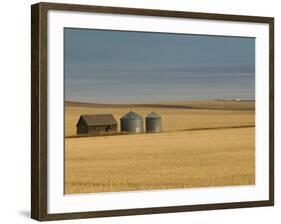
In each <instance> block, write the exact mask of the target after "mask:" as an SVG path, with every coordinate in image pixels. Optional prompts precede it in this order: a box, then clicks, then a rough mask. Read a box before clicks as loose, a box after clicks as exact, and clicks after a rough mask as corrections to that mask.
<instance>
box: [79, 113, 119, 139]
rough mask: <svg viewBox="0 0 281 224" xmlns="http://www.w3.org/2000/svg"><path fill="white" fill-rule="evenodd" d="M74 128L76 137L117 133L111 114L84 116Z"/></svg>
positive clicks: (115, 123)
mask: <svg viewBox="0 0 281 224" xmlns="http://www.w3.org/2000/svg"><path fill="white" fill-rule="evenodd" d="M76 128H77V129H76V133H77V135H81V134H88V135H104V134H107V133H115V132H117V122H116V120H115V118H114V117H113V115H112V114H84V115H81V116H80V118H79V120H78V122H77V125H76Z"/></svg>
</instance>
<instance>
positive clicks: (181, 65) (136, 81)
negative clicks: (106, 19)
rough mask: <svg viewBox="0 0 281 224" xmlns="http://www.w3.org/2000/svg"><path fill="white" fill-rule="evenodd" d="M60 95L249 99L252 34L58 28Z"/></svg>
mask: <svg viewBox="0 0 281 224" xmlns="http://www.w3.org/2000/svg"><path fill="white" fill-rule="evenodd" d="M64 83H65V85H64V86H65V88H64V90H65V100H66V101H79V102H91V103H156V102H172V101H175V102H180V101H189V100H206V99H218V98H219V99H234V98H238V99H243V100H254V99H255V39H254V38H250V37H226V36H203V35H189V34H169V33H148V32H132V31H128V32H127V31H109V30H93V29H73V28H64Z"/></svg>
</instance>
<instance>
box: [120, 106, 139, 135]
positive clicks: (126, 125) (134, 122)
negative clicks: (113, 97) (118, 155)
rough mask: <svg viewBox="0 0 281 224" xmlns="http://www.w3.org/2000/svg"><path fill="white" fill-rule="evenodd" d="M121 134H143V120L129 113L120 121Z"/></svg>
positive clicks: (135, 114)
mask: <svg viewBox="0 0 281 224" xmlns="http://www.w3.org/2000/svg"><path fill="white" fill-rule="evenodd" d="M120 123H121V132H129V133H140V132H143V119H142V117H141V116H140V115H138V114H137V113H135V112H133V111H130V112H129V113H127V114H125V115H124V116H123V117H121V119H120Z"/></svg>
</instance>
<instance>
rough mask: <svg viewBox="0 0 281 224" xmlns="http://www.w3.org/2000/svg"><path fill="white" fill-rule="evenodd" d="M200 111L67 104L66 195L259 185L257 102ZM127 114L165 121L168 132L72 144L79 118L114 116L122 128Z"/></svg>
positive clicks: (209, 105) (87, 139) (205, 106)
mask: <svg viewBox="0 0 281 224" xmlns="http://www.w3.org/2000/svg"><path fill="white" fill-rule="evenodd" d="M235 103H236V104H235ZM195 104H197V106H196V107H195V106H193V108H194V109H185V108H177V107H165V105H164V106H157V107H156V106H155V105H151V106H149V105H143V106H141V105H131V106H130V105H120V106H118V105H84V104H71V103H69V104H66V105H65V136H66V137H65V193H66V194H77V193H93V192H118V191H136V190H151V189H173V188H192V187H211V186H233V185H252V184H255V145H254V142H255V141H254V139H255V133H254V131H255V128H254V120H255V115H254V114H255V112H254V102H245V103H244V102H243V103H242V106H241V103H240V102H228V103H226V104H225V105H221V102H219V104H220V107H219V108H218V107H216V102H209V101H208V102H201V104H200V103H198V102H195V103H193V105H195ZM170 105H172V104H170ZM182 105H191V103H190V104H189V103H186V104H182ZM197 107H199V108H197ZM128 110H133V111H135V112H137V113H139V114H140V115H142V116H145V115H147V114H148V113H149V112H151V111H155V112H157V113H159V114H161V116H162V126H163V132H162V133H157V134H145V133H144V134H134V135H116V136H99V137H80V138H77V137H76V138H74V137H73V136H74V135H75V131H76V129H75V128H76V127H75V125H76V123H77V121H78V118H79V116H80V115H81V114H98V113H112V114H113V115H114V116H115V118H116V120H117V121H118V122H119V118H120V117H121V116H122V115H124V114H125V113H127V112H128ZM118 126H119V124H118ZM207 129H208V130H207Z"/></svg>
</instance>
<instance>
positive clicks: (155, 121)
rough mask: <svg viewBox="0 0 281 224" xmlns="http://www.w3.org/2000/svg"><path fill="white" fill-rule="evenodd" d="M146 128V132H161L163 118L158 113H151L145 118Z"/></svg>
mask: <svg viewBox="0 0 281 224" xmlns="http://www.w3.org/2000/svg"><path fill="white" fill-rule="evenodd" d="M145 127H146V132H152V133H156V132H161V129H162V122H161V116H160V115H159V114H157V113H154V112H152V113H150V114H148V115H147V116H146V118H145Z"/></svg>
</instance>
